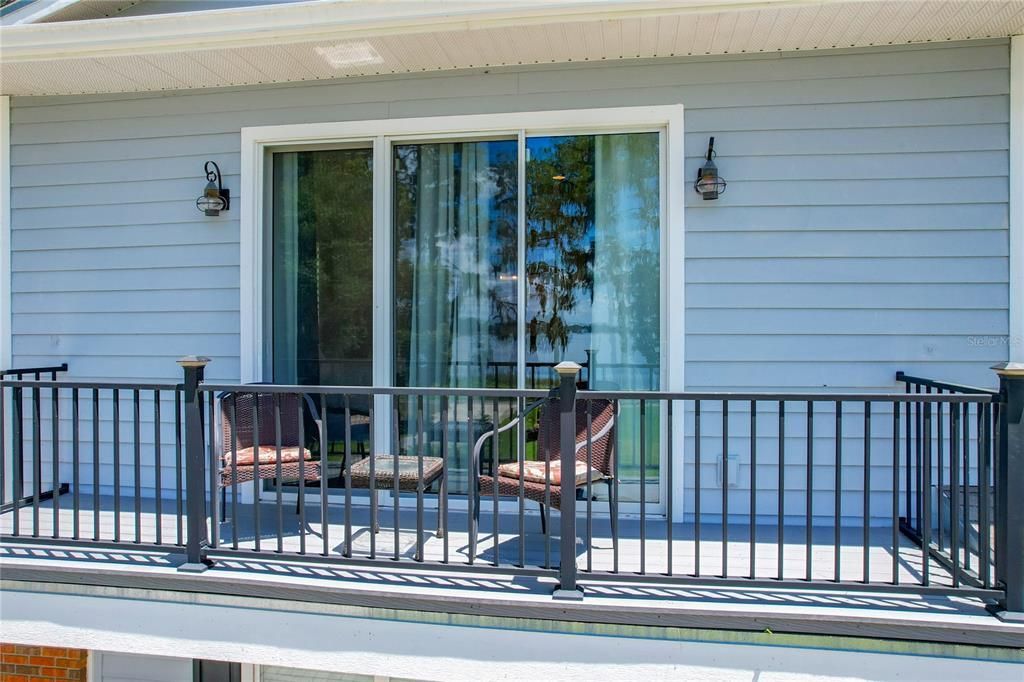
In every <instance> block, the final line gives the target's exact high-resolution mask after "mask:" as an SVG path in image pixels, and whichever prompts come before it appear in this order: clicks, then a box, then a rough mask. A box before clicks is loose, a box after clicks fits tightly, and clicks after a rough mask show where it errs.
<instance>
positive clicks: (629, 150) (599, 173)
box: [590, 133, 660, 390]
mask: <svg viewBox="0 0 1024 682" xmlns="http://www.w3.org/2000/svg"><path fill="white" fill-rule="evenodd" d="M658 183H659V171H658V148H657V133H633V134H621V135H598V136H596V137H595V146H594V298H593V308H592V315H593V317H592V321H593V327H592V334H591V358H590V361H591V372H592V375H591V376H592V377H593V381H594V384H595V386H594V387H595V388H602V387H604V388H615V389H621V390H640V389H657V388H658V371H657V370H658V365H659V360H658V356H659V350H660V349H659V343H658V340H659V337H660V328H659V325H660V321H659V319H660V315H659V308H660V300H659V295H660V275H659V258H658V254H659V216H658V206H659V202H658ZM602 384H603V386H602Z"/></svg>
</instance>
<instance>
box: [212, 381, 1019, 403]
mask: <svg viewBox="0 0 1024 682" xmlns="http://www.w3.org/2000/svg"><path fill="white" fill-rule="evenodd" d="M200 390H203V391H215V392H227V393H281V394H285V393H291V394H302V393H323V394H327V395H391V396H406V395H416V396H420V395H422V396H463V397H473V398H478V397H479V398H510V397H523V398H543V397H546V396H548V395H549V394H550V391H549V390H543V389H516V388H437V387H416V386H412V387H381V386H300V385H285V384H210V383H204V384H201V385H200ZM998 398H999V395H998V393H977V394H949V393H947V394H938V393H902V392H899V393H897V392H892V393H780V392H773V393H767V392H765V393H758V392H747V393H739V392H729V391H701V392H694V391H588V390H581V391H579V393H577V399H578V400H707V401H721V400H726V401H732V400H735V401H750V400H759V401H775V402H779V401H784V402H808V401H811V402H860V403H863V402H897V403H912V402H927V403H993V402H997V401H998Z"/></svg>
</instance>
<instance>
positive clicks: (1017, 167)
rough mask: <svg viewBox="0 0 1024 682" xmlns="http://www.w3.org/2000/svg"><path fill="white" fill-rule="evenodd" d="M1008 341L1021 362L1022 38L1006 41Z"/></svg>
mask: <svg viewBox="0 0 1024 682" xmlns="http://www.w3.org/2000/svg"><path fill="white" fill-rule="evenodd" d="M1009 197H1010V198H1009V201H1010V252H1009V253H1010V283H1009V286H1010V299H1009V300H1010V304H1009V305H1010V339H1009V352H1008V357H1007V359H1008V360H1010V361H1011V362H1024V36H1014V37H1013V38H1011V39H1010V192H1009Z"/></svg>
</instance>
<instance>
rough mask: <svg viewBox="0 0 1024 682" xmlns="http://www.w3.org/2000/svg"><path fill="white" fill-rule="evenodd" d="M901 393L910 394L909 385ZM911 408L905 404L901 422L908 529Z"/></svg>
mask: <svg viewBox="0 0 1024 682" xmlns="http://www.w3.org/2000/svg"><path fill="white" fill-rule="evenodd" d="M903 392H904V393H906V394H908V395H909V394H910V384H905V385H904V387H903ZM912 408H913V405H912V404H911V403H909V402H908V403H907V416H906V417H905V418H904V420H903V431H904V441H903V452H904V457H905V461H904V467H905V469H906V488H905V490H906V505H905V508H904V513H905V514H906V515H907V516H906V520H907V526H908V527H910V528H912V527H913V500H912V498H911V494H910V488H911V485H912V484H911V482H912V481H913V480H914V472H913V467H912V466H911V456H910V447H911V422H912V421H913V419H911V410H912ZM893 524H894V525H896V526H899V518H898V516H897V518H896V519H895V520H893Z"/></svg>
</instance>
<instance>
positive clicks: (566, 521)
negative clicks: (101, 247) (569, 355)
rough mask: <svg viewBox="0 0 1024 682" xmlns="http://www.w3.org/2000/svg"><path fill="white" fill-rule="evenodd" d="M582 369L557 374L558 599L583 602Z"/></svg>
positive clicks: (565, 368)
mask: <svg viewBox="0 0 1024 682" xmlns="http://www.w3.org/2000/svg"><path fill="white" fill-rule="evenodd" d="M580 369H581V367H580V366H579V365H578V364H576V363H575V362H560V363H558V364H557V365H555V371H556V372H558V376H559V378H560V379H561V384H560V386H559V391H558V401H559V405H560V406H561V424H560V426H561V433H560V435H559V439H558V440H559V450H560V460H561V468H562V482H561V486H560V490H561V500H562V506H561V509H560V510H559V511H560V519H561V534H562V539H561V543H560V545H559V552H558V587H556V588H555V591H554V593H553V595H552V596H553V597H554V598H555V599H571V600H575V601H578V600H580V599H583V590H582V589H580V588H579V587H578V586H577V585H576V378H577V377H578V376H579V372H580Z"/></svg>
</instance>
